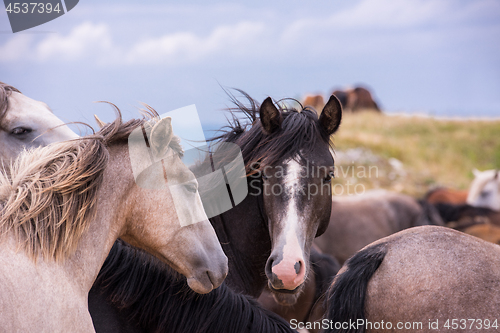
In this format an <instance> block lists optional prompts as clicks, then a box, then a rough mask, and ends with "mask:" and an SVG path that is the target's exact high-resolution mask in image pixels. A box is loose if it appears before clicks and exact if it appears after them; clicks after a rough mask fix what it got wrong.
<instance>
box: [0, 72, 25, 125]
mask: <svg viewBox="0 0 500 333" xmlns="http://www.w3.org/2000/svg"><path fill="white" fill-rule="evenodd" d="M12 92H18V93H21V92H20V91H19V90H18V89H17V88H14V87H13V86H10V85H8V84H6V83H3V82H1V81H0V119H2V118H3V117H4V116H5V113H6V112H7V110H8V109H9V96H10V95H11V94H12Z"/></svg>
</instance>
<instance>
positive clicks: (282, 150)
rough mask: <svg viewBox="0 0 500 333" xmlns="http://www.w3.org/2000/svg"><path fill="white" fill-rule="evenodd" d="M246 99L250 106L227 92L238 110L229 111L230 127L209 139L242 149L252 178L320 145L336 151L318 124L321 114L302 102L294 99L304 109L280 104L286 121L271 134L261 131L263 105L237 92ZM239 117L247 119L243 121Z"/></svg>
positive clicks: (279, 106) (233, 108)
mask: <svg viewBox="0 0 500 333" xmlns="http://www.w3.org/2000/svg"><path fill="white" fill-rule="evenodd" d="M236 91H238V92H239V93H241V94H242V95H243V97H244V98H246V100H247V102H248V105H245V103H243V102H242V101H240V100H238V99H237V98H236V97H235V96H234V95H233V94H231V93H229V92H227V94H228V95H229V98H230V99H231V101H232V102H233V104H234V107H232V108H228V109H227V111H228V112H229V113H230V115H231V118H232V119H228V122H229V125H226V126H224V127H222V128H221V129H219V131H218V132H219V133H220V134H219V135H216V136H214V137H213V138H211V139H209V141H210V142H232V143H236V144H237V145H238V146H239V147H240V148H241V152H242V156H243V160H244V161H245V168H246V172H247V174H248V175H251V174H255V173H256V172H257V171H258V170H259V169H260V168H262V167H265V166H267V165H275V164H276V163H278V162H280V161H283V160H286V159H288V158H291V157H294V156H295V155H297V154H299V156H301V151H302V150H305V151H308V150H311V149H312V147H315V146H316V145H317V144H319V143H325V144H327V145H329V147H330V148H331V149H332V150H333V144H332V142H331V141H330V137H329V135H327V134H326V133H325V132H324V131H322V130H321V128H320V127H319V125H318V113H317V112H316V111H315V110H314V109H313V108H311V107H303V106H302V104H300V102H298V101H297V100H294V99H285V100H292V101H293V102H295V103H297V104H298V105H299V106H300V110H298V109H296V108H294V107H291V106H288V105H286V104H285V103H284V101H285V100H280V101H278V102H277V105H278V110H279V111H280V113H281V115H282V117H283V122H282V123H281V127H280V129H279V130H278V131H276V132H274V133H272V134H270V135H267V134H264V133H263V132H262V130H261V125H260V121H259V119H258V116H257V115H258V114H259V109H260V104H259V103H258V102H257V101H256V100H254V99H253V98H251V97H250V96H249V95H248V94H247V93H245V92H244V91H242V90H239V89H236ZM239 115H243V116H244V118H246V119H247V121H246V122H242V121H241V120H240V117H239Z"/></svg>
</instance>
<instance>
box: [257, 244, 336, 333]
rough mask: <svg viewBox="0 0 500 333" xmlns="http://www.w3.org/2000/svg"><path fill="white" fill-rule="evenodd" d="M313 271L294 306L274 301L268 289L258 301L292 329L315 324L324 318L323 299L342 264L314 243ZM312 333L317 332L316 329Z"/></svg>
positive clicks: (312, 252) (311, 257) (311, 256)
mask: <svg viewBox="0 0 500 333" xmlns="http://www.w3.org/2000/svg"><path fill="white" fill-rule="evenodd" d="M310 260H311V266H312V271H311V274H310V275H309V277H308V279H307V280H306V282H305V286H304V290H303V291H302V293H301V294H300V295H299V297H298V298H297V302H296V303H295V304H293V305H281V304H279V303H278V302H276V300H275V299H274V297H273V295H272V293H271V291H270V290H268V289H267V288H266V290H264V292H263V293H262V294H261V295H260V297H259V299H258V301H259V303H260V304H261V305H262V306H263V307H264V308H265V309H268V310H270V311H272V312H274V313H276V314H278V315H279V316H280V317H281V318H284V319H285V320H287V321H288V322H289V323H290V327H292V328H293V327H297V328H300V327H303V326H305V325H306V324H305V323H307V322H314V321H316V320H319V319H321V318H322V316H323V314H324V313H325V310H326V309H325V307H324V304H323V302H322V297H323V295H324V293H325V292H326V291H327V289H328V287H329V286H330V284H331V282H332V280H333V278H334V277H335V275H336V274H337V272H338V271H339V270H340V264H339V263H338V261H337V260H336V259H335V258H333V257H332V256H329V255H325V254H323V253H321V251H320V250H319V248H317V247H316V246H315V245H314V243H313V246H312V248H311V255H310ZM309 331H310V332H311V333H313V332H317V331H316V330H314V329H311V330H309Z"/></svg>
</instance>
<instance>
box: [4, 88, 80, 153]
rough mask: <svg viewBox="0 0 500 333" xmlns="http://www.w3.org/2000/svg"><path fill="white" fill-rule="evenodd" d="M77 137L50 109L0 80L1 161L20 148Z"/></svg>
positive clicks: (17, 151)
mask: <svg viewBox="0 0 500 333" xmlns="http://www.w3.org/2000/svg"><path fill="white" fill-rule="evenodd" d="M76 138H78V135H76V134H75V133H74V132H73V131H72V130H71V129H70V128H69V127H68V126H66V125H64V123H63V122H62V121H61V120H60V119H59V118H57V117H56V116H55V115H54V114H53V113H52V111H50V109H49V107H48V106H47V104H45V103H43V102H39V101H35V100H33V99H31V98H29V97H27V96H25V95H23V94H21V92H20V91H19V90H17V89H16V88H14V87H12V86H9V85H7V84H5V83H2V82H0V162H6V161H10V160H12V159H14V158H15V157H16V156H17V155H18V154H19V152H20V151H21V150H22V149H23V147H27V148H30V147H39V146H46V145H48V144H50V143H53V142H60V141H66V140H71V139H76Z"/></svg>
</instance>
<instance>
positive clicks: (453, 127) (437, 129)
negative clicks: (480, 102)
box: [334, 112, 500, 196]
mask: <svg viewBox="0 0 500 333" xmlns="http://www.w3.org/2000/svg"><path fill="white" fill-rule="evenodd" d="M334 142H335V146H336V148H337V149H338V150H343V151H345V150H347V149H350V148H359V147H364V148H367V149H369V150H370V151H371V152H372V153H374V154H376V155H378V156H380V157H381V158H382V162H381V163H378V164H381V165H380V168H381V169H382V170H385V169H387V168H389V169H390V168H391V167H390V165H389V166H388V165H385V164H387V163H384V162H383V160H384V159H385V160H388V159H389V158H391V157H393V158H396V159H398V160H400V161H401V162H402V163H403V165H404V170H405V171H406V175H405V176H401V177H399V178H398V179H395V180H388V179H383V178H382V177H379V179H376V180H375V179H367V180H366V179H365V180H361V179H358V180H356V181H359V182H361V183H363V184H365V186H366V187H367V188H374V187H382V188H389V189H393V190H397V191H401V192H405V193H408V194H413V195H417V196H420V195H422V194H424V193H425V192H426V191H427V189H428V188H429V187H432V186H435V185H442V186H448V187H453V188H457V189H467V188H468V186H469V184H470V182H471V181H472V179H473V176H472V169H473V168H477V169H479V170H486V169H493V168H500V121H473V120H467V121H459V120H437V119H432V118H425V117H416V116H415V117H410V116H387V115H382V114H377V113H374V112H363V113H357V114H346V115H345V116H344V119H343V120H342V125H341V127H340V129H339V131H338V132H337V133H336V134H335V135H334ZM389 169H387V170H385V173H388V172H390V170H389ZM342 181H344V180H342V179H338V180H337V182H342Z"/></svg>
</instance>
